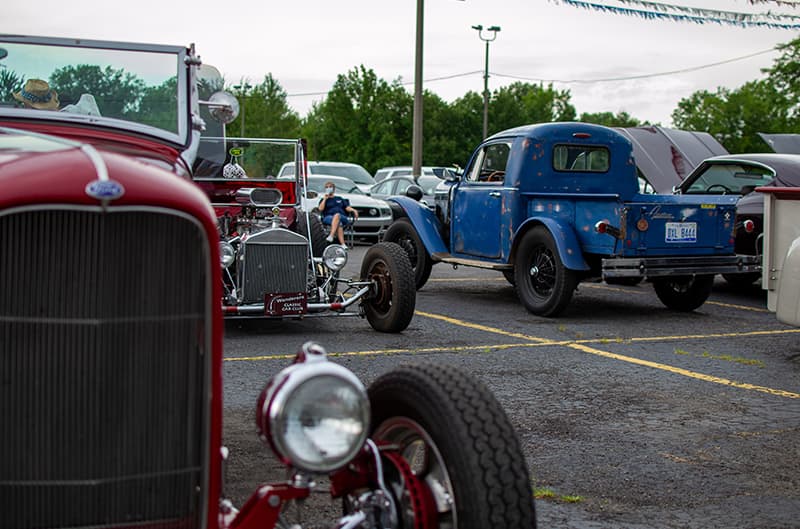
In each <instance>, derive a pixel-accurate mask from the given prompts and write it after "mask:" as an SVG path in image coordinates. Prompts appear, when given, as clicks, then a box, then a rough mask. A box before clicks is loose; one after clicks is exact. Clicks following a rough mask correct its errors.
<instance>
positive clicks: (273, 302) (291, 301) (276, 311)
mask: <svg viewBox="0 0 800 529" xmlns="http://www.w3.org/2000/svg"><path fill="white" fill-rule="evenodd" d="M307 311H308V305H307V302H306V293H305V292H288V293H281V294H269V293H268V294H264V313H265V314H266V315H267V316H292V315H297V314H305V313H306V312H307Z"/></svg>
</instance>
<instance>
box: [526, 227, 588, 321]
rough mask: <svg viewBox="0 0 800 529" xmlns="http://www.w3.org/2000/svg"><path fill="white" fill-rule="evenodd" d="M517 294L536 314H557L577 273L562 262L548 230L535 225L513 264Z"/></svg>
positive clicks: (568, 298) (567, 300)
mask: <svg viewBox="0 0 800 529" xmlns="http://www.w3.org/2000/svg"><path fill="white" fill-rule="evenodd" d="M514 279H515V285H514V286H515V287H516V289H517V296H518V297H519V299H520V301H521V302H522V304H523V305H524V306H525V308H526V309H528V310H529V311H530V312H532V313H534V314H536V315H538V316H548V317H550V316H557V315H558V314H559V313H561V311H563V310H564V309H565V308H566V306H567V305H568V304H569V302H570V300H571V299H572V294H573V292H575V287H576V286H577V284H578V275H577V273H576V272H575V271H573V270H570V269H569V268H567V267H565V266H564V263H562V262H561V256H559V254H558V248H557V247H556V244H555V241H553V237H552V235H550V231H549V230H547V228H545V227H544V226H537V227H535V228H533V229H532V230H531V231H529V232H528V233H526V234H525V235H524V236H523V239H522V242H521V243H520V245H519V250H518V251H517V257H516V260H515V264H514Z"/></svg>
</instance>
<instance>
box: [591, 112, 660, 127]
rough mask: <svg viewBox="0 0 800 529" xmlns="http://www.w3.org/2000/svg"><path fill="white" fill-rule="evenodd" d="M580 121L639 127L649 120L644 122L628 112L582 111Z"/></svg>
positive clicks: (611, 125)
mask: <svg viewBox="0 0 800 529" xmlns="http://www.w3.org/2000/svg"><path fill="white" fill-rule="evenodd" d="M578 121H582V122H584V123H596V124H598V125H605V126H606V127H639V126H642V125H648V124H649V123H648V122H646V121H645V122H644V123H642V122H641V121H639V120H638V119H636V118H634V117H633V116H631V115H630V114H628V113H627V112H624V111H623V112H618V113H617V114H614V113H613V112H582V113H581V116H580V117H579V118H578Z"/></svg>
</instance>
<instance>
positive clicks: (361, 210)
mask: <svg viewBox="0 0 800 529" xmlns="http://www.w3.org/2000/svg"><path fill="white" fill-rule="evenodd" d="M325 182H333V183H334V184H335V185H336V194H337V195H339V196H341V197H342V198H346V199H347V200H349V201H350V205H351V206H353V207H354V208H355V210H356V211H358V219H356V220H355V222H353V236H355V237H359V238H365V239H370V240H379V239H380V238H381V237H382V236H383V233H384V232H385V231H386V228H388V227H389V225H390V224H391V223H392V209H391V208H390V207H389V204H387V203H386V201H384V200H381V199H379V198H375V197H371V196H368V195H366V194H364V192H363V191H361V188H360V187H358V186H357V185H356V184H353V182H352V181H351V180H349V179H348V178H344V177H337V176H330V175H313V174H312V175H309V176H308V191H309V193H308V198H307V199H304V200H307V202H305V203H304V206H305V207H306V208H307V209H308V210H309V211H314V210H315V209H316V207H317V205H318V204H319V201H320V199H321V198H322V195H323V194H325Z"/></svg>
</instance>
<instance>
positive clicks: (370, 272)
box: [361, 242, 417, 332]
mask: <svg viewBox="0 0 800 529" xmlns="http://www.w3.org/2000/svg"><path fill="white" fill-rule="evenodd" d="M361 280H362V281H372V282H373V283H374V288H373V289H372V292H371V293H370V295H369V296H367V298H366V299H365V300H364V302H363V304H362V307H363V308H364V314H365V315H366V317H367V321H369V324H370V325H372V328H373V329H375V330H376V331H381V332H401V331H403V330H405V328H406V327H408V324H409V323H411V318H413V317H414V306H415V304H416V301H417V291H416V289H415V288H414V272H413V270H411V263H409V262H408V255H407V254H406V253H405V251H404V250H403V249H402V248H400V246H398V245H397V244H395V243H393V242H379V243H377V244H374V245H373V246H372V247H371V248H370V249H369V250H367V253H366V255H364V260H363V261H362V262H361Z"/></svg>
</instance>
